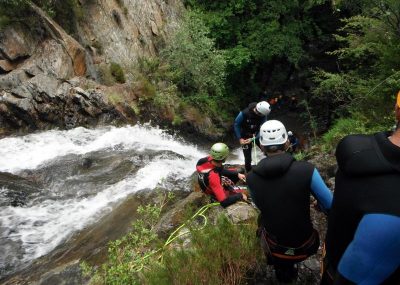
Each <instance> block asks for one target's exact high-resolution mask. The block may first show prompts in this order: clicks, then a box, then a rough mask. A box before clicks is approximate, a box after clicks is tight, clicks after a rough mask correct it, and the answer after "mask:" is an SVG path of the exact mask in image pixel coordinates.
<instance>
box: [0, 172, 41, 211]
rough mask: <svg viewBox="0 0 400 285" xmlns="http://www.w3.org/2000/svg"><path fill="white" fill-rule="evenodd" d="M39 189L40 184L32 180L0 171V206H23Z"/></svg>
mask: <svg viewBox="0 0 400 285" xmlns="http://www.w3.org/2000/svg"><path fill="white" fill-rule="evenodd" d="M40 191H41V186H40V185H39V184H37V183H36V182H33V181H32V180H28V179H25V178H23V177H20V176H17V175H13V174H10V173H5V172H0V196H1V198H2V199H0V206H3V207H4V206H12V207H18V206H23V205H25V204H26V203H27V202H28V201H29V200H30V199H32V198H33V197H34V196H36V195H37V194H38V193H39V192H40Z"/></svg>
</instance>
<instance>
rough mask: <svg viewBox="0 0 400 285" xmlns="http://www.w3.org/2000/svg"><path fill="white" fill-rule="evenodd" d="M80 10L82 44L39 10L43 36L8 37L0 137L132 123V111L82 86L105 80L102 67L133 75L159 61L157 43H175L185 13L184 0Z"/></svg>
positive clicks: (9, 32) (12, 30)
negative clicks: (148, 61)
mask: <svg viewBox="0 0 400 285" xmlns="http://www.w3.org/2000/svg"><path fill="white" fill-rule="evenodd" d="M80 4H81V8H82V12H83V13H84V20H82V21H80V22H79V23H77V26H78V34H77V35H75V36H76V37H77V38H79V42H78V41H77V40H76V39H74V38H73V37H72V36H70V35H68V34H67V33H66V32H65V31H64V30H63V29H62V27H60V26H59V25H58V24H57V23H56V22H54V21H53V20H52V19H51V18H50V17H49V16H48V15H47V14H46V13H45V12H43V11H42V10H41V9H40V8H39V7H37V6H35V5H34V4H31V8H32V11H33V12H34V13H35V14H36V16H37V17H39V18H40V20H41V21H40V22H41V27H35V29H34V30H35V31H36V32H32V30H31V31H29V30H26V28H25V29H24V28H22V27H20V26H10V27H7V28H6V29H5V30H3V31H1V32H0V134H1V133H2V132H6V131H7V130H21V129H23V130H35V129H45V128H46V129H47V128H51V127H61V128H70V127H75V126H78V125H88V124H90V125H93V124H98V123H103V122H111V121H113V120H115V119H121V118H125V119H126V118H127V115H126V114H125V113H126V110H119V109H118V108H117V109H116V108H114V106H113V105H112V104H110V102H109V101H108V100H107V99H106V97H107V95H106V94H105V93H104V92H103V91H104V88H103V89H102V88H97V89H96V90H93V89H88V88H87V87H85V86H84V85H85V84H84V83H83V84H81V83H82V82H85V78H84V77H86V76H90V77H92V78H97V75H96V72H97V71H96V69H97V67H100V65H101V64H103V65H104V64H106V65H107V64H110V63H111V62H116V63H118V64H119V65H120V66H122V68H123V69H125V71H128V70H129V69H131V68H132V66H133V65H134V64H135V62H137V60H138V59H139V58H141V57H146V56H154V55H156V53H157V43H162V42H163V41H165V40H166V39H167V38H168V35H169V33H170V32H171V31H172V30H173V29H174V28H175V27H176V26H177V21H178V18H179V14H180V11H181V9H183V5H182V3H181V1H178V0H175V1H163V0H151V1H133V0H125V1H114V0H99V1H80ZM84 47H85V48H86V49H85V48H84ZM76 77H79V78H78V79H76ZM73 78H75V79H73ZM128 78H129V76H128ZM71 79H73V80H71ZM76 82H77V84H75V83H76ZM92 85H96V86H99V84H97V83H94V84H92ZM86 89H88V90H86ZM100 89H102V91H101V90H100ZM128 109H129V108H128ZM129 116H132V114H129ZM129 116H128V117H129ZM129 119H132V118H129Z"/></svg>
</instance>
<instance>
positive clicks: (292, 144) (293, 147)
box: [288, 131, 299, 153]
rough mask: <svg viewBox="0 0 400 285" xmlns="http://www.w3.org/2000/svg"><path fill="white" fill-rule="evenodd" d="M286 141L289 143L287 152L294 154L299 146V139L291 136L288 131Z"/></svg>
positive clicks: (290, 132) (291, 133)
mask: <svg viewBox="0 0 400 285" xmlns="http://www.w3.org/2000/svg"><path fill="white" fill-rule="evenodd" d="M288 140H289V142H290V145H289V152H290V153H294V152H296V149H297V147H298V146H299V139H298V138H297V137H296V136H295V135H294V134H293V132H292V131H288Z"/></svg>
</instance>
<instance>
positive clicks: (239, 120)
mask: <svg viewBox="0 0 400 285" xmlns="http://www.w3.org/2000/svg"><path fill="white" fill-rule="evenodd" d="M242 123H243V113H242V112H240V113H239V115H237V117H236V119H235V123H234V125H233V127H234V129H235V136H236V138H237V139H240V138H241V135H240V127H241V126H242Z"/></svg>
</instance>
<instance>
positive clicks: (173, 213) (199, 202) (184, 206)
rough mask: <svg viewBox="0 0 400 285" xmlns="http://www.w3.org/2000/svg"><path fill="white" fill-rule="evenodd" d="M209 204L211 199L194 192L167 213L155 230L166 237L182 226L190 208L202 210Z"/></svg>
mask: <svg viewBox="0 0 400 285" xmlns="http://www.w3.org/2000/svg"><path fill="white" fill-rule="evenodd" d="M208 202H209V198H208V197H207V196H206V195H204V194H203V193H202V192H192V193H190V195H189V196H187V197H186V198H185V199H183V200H181V201H179V202H177V203H176V204H175V205H174V207H173V209H171V210H170V211H168V212H167V213H165V214H164V215H163V216H162V218H161V219H160V221H159V222H158V223H157V225H156V227H155V229H156V232H157V233H158V234H159V235H160V236H164V237H166V236H167V234H168V233H170V232H171V231H172V230H174V229H175V228H176V227H177V226H180V224H182V223H183V222H184V221H185V220H184V219H185V218H186V217H185V214H186V213H187V211H188V210H189V209H190V208H200V207H201V206H203V205H206V204H207V203H208Z"/></svg>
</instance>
